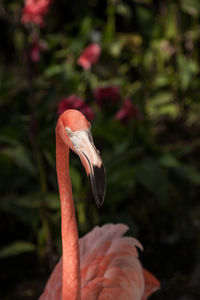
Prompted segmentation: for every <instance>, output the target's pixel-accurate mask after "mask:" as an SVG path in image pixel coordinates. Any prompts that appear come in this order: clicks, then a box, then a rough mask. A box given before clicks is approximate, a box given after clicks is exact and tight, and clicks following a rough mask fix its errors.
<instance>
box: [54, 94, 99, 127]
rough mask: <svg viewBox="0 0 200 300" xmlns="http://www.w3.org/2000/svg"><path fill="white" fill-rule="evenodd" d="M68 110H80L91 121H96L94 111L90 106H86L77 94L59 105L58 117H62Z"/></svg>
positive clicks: (63, 100)
mask: <svg viewBox="0 0 200 300" xmlns="http://www.w3.org/2000/svg"><path fill="white" fill-rule="evenodd" d="M67 109H78V110H79V111H81V112H82V113H83V114H84V115H85V116H86V118H87V119H88V120H89V121H92V120H93V119H94V111H93V109H92V108H91V107H90V106H89V105H87V104H85V102H84V101H83V100H82V99H81V98H78V97H77V96H76V95H75V94H72V95H70V96H69V97H68V98H64V99H62V100H61V101H60V102H59V103H58V115H59V116H60V115H61V114H62V113H63V112H64V111H65V110H67Z"/></svg>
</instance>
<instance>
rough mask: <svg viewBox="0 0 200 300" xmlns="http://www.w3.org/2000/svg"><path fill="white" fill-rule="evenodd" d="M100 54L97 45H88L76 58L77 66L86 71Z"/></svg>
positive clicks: (96, 60)
mask: <svg viewBox="0 0 200 300" xmlns="http://www.w3.org/2000/svg"><path fill="white" fill-rule="evenodd" d="M100 54H101V48H100V46H99V45H98V44H95V43H94V44H90V45H89V46H87V47H86V48H85V50H83V52H82V53H81V55H80V56H79V58H78V64H79V65H80V66H81V67H83V69H85V70H88V69H90V68H91V66H92V65H94V64H96V63H97V62H98V60H99V56H100Z"/></svg>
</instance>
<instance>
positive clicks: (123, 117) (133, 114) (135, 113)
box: [115, 99, 141, 122]
mask: <svg viewBox="0 0 200 300" xmlns="http://www.w3.org/2000/svg"><path fill="white" fill-rule="evenodd" d="M140 117H141V116H140V111H139V108H138V107H137V106H135V105H134V104H133V103H132V101H131V100H130V99H125V100H124V102H123V104H122V107H121V108H120V109H119V110H118V112H117V113H116V115H115V119H117V120H120V121H122V122H127V121H129V120H130V119H132V118H136V119H140Z"/></svg>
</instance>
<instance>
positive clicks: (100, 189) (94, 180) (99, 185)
mask: <svg viewBox="0 0 200 300" xmlns="http://www.w3.org/2000/svg"><path fill="white" fill-rule="evenodd" d="M89 177H90V181H91V185H92V191H93V196H94V200H95V203H96V205H97V207H98V208H100V207H101V206H102V204H103V202H104V197H105V188H106V177H105V170H104V165H103V164H102V165H101V167H97V166H94V167H93V174H90V175H89Z"/></svg>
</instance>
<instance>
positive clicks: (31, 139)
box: [0, 0, 200, 300]
mask: <svg viewBox="0 0 200 300" xmlns="http://www.w3.org/2000/svg"><path fill="white" fill-rule="evenodd" d="M199 21H200V2H199V0H179V1H173V0H171V1H170V0H169V1H165V0H135V1H134V0H124V1H123V0H101V1H97V0H87V1H81V0H74V1H67V0H63V1H56V0H54V1H50V0H37V1H36V0H26V1H25V2H24V1H22V0H21V1H16V0H10V1H6V0H2V1H1V2H0V27H1V35H0V45H1V47H0V106H1V109H0V123H1V129H0V144H1V146H0V162H1V168H0V173H1V200H0V237H1V245H0V270H1V271H0V281H1V290H0V299H15V300H17V299H37V297H38V296H39V295H40V293H41V292H42V290H43V288H44V285H45V283H46V280H47V278H48V276H49V274H50V272H51V271H52V268H53V266H54V265H55V263H56V262H57V260H58V258H59V256H60V255H61V235H60V202H59V196H58V187H57V179H56V170H55V135H54V130H55V126H56V122H57V119H58V116H59V115H60V114H61V113H62V112H63V111H64V110H65V109H68V108H76V109H79V110H81V111H82V112H83V113H84V114H85V115H86V117H87V118H88V119H89V120H90V121H91V123H92V133H93V136H94V141H95V144H96V146H97V148H98V149H99V150H100V151H101V156H102V158H103V161H104V164H105V168H106V173H107V191H106V198H105V202H104V205H103V206H102V207H101V208H100V209H98V208H97V207H96V206H95V204H94V202H93V201H92V195H91V190H90V186H89V183H88V179H87V176H86V174H85V172H84V169H83V168H82V166H81V163H80V161H79V159H78V158H77V157H76V156H75V155H74V154H71V157H70V161H71V167H70V168H71V169H70V172H71V179H72V186H73V194H74V201H75V205H76V211H77V222H78V226H79V233H80V236H82V235H83V234H85V233H86V232H87V231H90V230H91V229H92V228H93V227H94V226H95V225H97V224H98V225H99V224H104V223H106V222H114V223H116V222H123V223H126V224H128V225H129V227H130V231H129V234H130V235H131V236H135V237H136V238H138V239H139V240H140V241H141V243H142V244H143V246H144V251H143V252H141V253H140V258H141V261H142V263H143V265H144V266H145V268H148V269H149V270H150V271H151V272H152V273H154V274H155V275H156V276H157V277H158V278H159V280H160V281H161V284H162V287H161V290H160V291H158V292H157V293H155V294H154V295H152V297H151V299H152V300H153V299H155V300H156V299H181V300H186V299H188V300H190V299H191V300H193V299H200V286H199V282H200V258H199V253H200V202H199V191H200V168H199V167H200V163H199V159H200V148H199V146H200V138H199V130H200V125H199V116H200V101H199V99H200V98H199V97H200V89H199V86H200V70H199V61H200V47H199V46H200V23H199Z"/></svg>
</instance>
